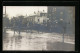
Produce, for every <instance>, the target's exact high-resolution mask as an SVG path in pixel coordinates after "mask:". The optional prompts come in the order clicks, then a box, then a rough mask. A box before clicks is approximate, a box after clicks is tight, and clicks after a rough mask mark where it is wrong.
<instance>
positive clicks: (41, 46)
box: [3, 29, 74, 51]
mask: <svg viewBox="0 0 80 53" xmlns="http://www.w3.org/2000/svg"><path fill="white" fill-rule="evenodd" d="M55 42H62V36H59V34H56V33H42V32H40V33H37V32H35V33H30V32H21V33H20V34H19V33H18V32H15V34H14V31H13V30H11V29H7V31H6V34H3V50H23V51H24V50H50V49H48V47H49V48H50V47H51V46H48V44H49V43H52V44H53V45H54V43H55ZM65 42H66V43H69V44H72V45H74V39H70V38H68V39H67V37H65ZM53 48H54V47H53ZM54 49H55V48H54ZM54 49H52V50H54ZM56 50H57V49H56ZM71 50H74V47H73V49H71Z"/></svg>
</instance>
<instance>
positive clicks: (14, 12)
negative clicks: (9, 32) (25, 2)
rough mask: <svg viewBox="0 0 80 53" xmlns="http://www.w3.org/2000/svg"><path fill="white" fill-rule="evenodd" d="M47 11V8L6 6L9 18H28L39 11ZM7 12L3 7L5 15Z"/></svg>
mask: <svg viewBox="0 0 80 53" xmlns="http://www.w3.org/2000/svg"><path fill="white" fill-rule="evenodd" d="M43 10H44V11H45V12H47V6H6V13H7V14H8V17H9V18H12V17H13V16H18V15H23V16H26V14H27V16H28V15H32V14H34V11H35V12H38V11H43ZM4 12H5V6H3V14H4Z"/></svg>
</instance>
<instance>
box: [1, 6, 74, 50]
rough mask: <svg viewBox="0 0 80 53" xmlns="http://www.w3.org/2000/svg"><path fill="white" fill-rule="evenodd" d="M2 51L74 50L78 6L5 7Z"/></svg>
mask: <svg viewBox="0 0 80 53" xmlns="http://www.w3.org/2000/svg"><path fill="white" fill-rule="evenodd" d="M2 19H3V31H2V37H3V38H2V43H3V46H2V48H3V49H2V50H3V51H75V6H3V18H2Z"/></svg>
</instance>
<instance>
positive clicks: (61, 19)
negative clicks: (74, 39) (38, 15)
mask: <svg viewBox="0 0 80 53" xmlns="http://www.w3.org/2000/svg"><path fill="white" fill-rule="evenodd" d="M74 11H75V9H74V7H64V6H61V7H59V6H48V15H47V17H48V18H49V24H48V25H49V28H51V30H53V31H56V32H60V33H61V31H63V29H65V33H73V31H74V29H73V28H74V27H73V26H74V20H75V19H73V18H74V17H75V16H74V13H75V12H74Z"/></svg>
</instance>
